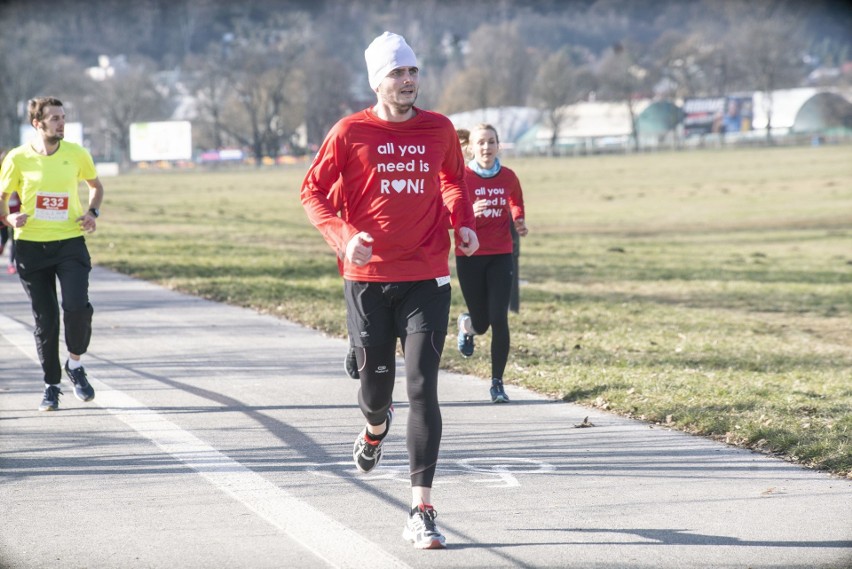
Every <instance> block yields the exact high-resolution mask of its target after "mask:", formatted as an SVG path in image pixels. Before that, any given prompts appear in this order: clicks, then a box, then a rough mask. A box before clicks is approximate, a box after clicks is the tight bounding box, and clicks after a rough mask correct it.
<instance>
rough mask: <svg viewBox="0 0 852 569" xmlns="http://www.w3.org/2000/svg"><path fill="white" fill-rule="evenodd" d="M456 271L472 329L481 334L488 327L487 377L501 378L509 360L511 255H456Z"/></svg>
mask: <svg viewBox="0 0 852 569" xmlns="http://www.w3.org/2000/svg"><path fill="white" fill-rule="evenodd" d="M456 274H457V275H458V277H459V284H460V285H461V289H462V295H463V296H464V301H465V304H467V311H468V313H470V321H471V323H472V324H473V329H474V330H475V331H476V333H477V334H484V333H485V332H487V331H488V328H489V326H490V328H491V377H492V378H497V379H503V372H504V371H505V370H506V362H507V361H508V360H509V300H510V298H511V296H512V254H511V253H506V254H505V255H474V256H472V257H461V256H459V257H456Z"/></svg>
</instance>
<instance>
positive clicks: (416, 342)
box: [355, 332, 447, 488]
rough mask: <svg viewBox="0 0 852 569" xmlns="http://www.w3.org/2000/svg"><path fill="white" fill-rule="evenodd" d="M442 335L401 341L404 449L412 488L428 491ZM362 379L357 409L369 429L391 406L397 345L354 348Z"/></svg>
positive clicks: (436, 440) (437, 435)
mask: <svg viewBox="0 0 852 569" xmlns="http://www.w3.org/2000/svg"><path fill="white" fill-rule="evenodd" d="M446 337H447V334H446V332H421V333H417V334H408V335H407V336H405V337H403V338H402V349H403V352H404V354H405V379H406V386H407V389H408V405H409V407H408V430H407V432H406V445H407V447H408V459H409V464H410V469H411V472H410V474H411V485H412V486H425V487H427V488H431V487H432V479H433V478H434V477H435V466H436V464H437V463H438V449H439V447H440V445H441V430H442V423H441V409H440V407H439V405H438V366H439V364H440V363H441V353H442V352H443V350H444V340H445V339H446ZM355 359H356V360H357V361H358V370H359V372H358V373H359V375H360V379H361V389H360V390H359V391H358V405H359V406H360V407H361V412H362V413H364V416H365V417H366V418H367V422H368V423H370V424H371V425H381V424H382V423H383V422H384V421H385V419H386V418H387V412H388V408H389V407H390V405H391V403H392V402H393V385H394V377H395V375H396V374H395V369H396V340H394V341H393V342H392V343H388V344H385V345H383V346H371V347H367V348H360V347H355Z"/></svg>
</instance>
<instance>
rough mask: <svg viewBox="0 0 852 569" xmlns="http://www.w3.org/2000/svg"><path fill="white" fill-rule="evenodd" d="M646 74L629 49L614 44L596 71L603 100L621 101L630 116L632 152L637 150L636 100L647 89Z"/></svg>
mask: <svg viewBox="0 0 852 569" xmlns="http://www.w3.org/2000/svg"><path fill="white" fill-rule="evenodd" d="M647 81H648V72H647V70H646V69H645V68H643V67H642V66H640V65H639V64H637V63H636V61H635V59H634V57H633V54H632V53H631V50H630V49H627V48H626V47H625V46H624V45H623V44H621V43H616V44H615V45H614V46H613V47H612V49H611V50H609V51H608V52H607V53H606V54H605V55H604V57H603V59H602V61H601V64H600V68H599V70H598V83H599V85H600V87H601V94H602V95H603V96H604V98H609V99H611V100H615V101H619V100H620V101H623V102H624V103H625V104H626V105H627V111H628V113H629V115H630V137H631V139H632V140H633V148H634V150H639V136H638V133H637V131H636V98H637V97H638V96H640V95H641V94H642V93H643V91H644V90H645V88H646V87H647Z"/></svg>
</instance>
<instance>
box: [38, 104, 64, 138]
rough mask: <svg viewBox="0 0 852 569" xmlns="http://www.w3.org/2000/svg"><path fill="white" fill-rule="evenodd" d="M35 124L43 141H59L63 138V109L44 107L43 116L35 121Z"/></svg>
mask: <svg viewBox="0 0 852 569" xmlns="http://www.w3.org/2000/svg"><path fill="white" fill-rule="evenodd" d="M35 126H36V130H38V131H39V133H40V134H41V136H42V137H43V138H44V140H45V141H47V142H52V143H54V144H55V143H57V142H59V141H60V140H62V139H63V138H65V110H64V109H63V108H62V107H55V106H50V107H45V108H44V117H43V118H42V119H41V120H40V121H36V125H35Z"/></svg>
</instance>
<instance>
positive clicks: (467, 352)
mask: <svg viewBox="0 0 852 569" xmlns="http://www.w3.org/2000/svg"><path fill="white" fill-rule="evenodd" d="M465 319H467V320H469V319H470V314H468V313H467V312H462V313H461V314H459V338H458V345H459V352H461V355H463V356H464V357H466V358H469V357H470V356H472V355H473V334H468V333H467V332H466V331H465V327H464V321H465Z"/></svg>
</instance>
